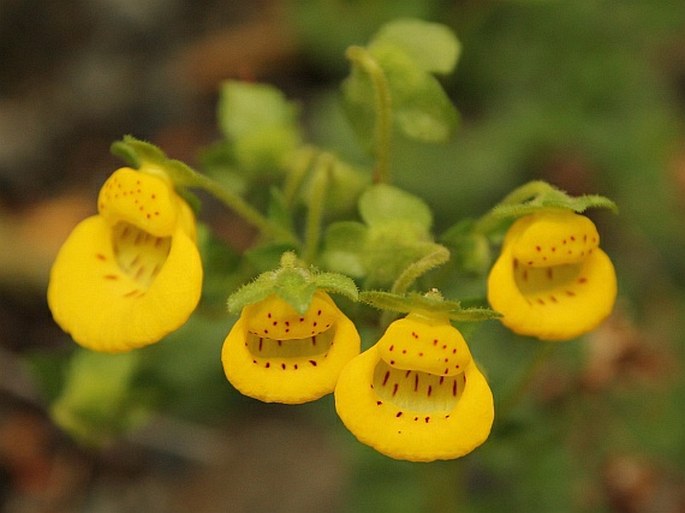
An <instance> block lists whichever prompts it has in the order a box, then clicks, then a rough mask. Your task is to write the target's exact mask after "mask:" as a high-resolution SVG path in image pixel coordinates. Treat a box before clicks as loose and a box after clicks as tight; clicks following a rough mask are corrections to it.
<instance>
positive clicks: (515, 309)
mask: <svg viewBox="0 0 685 513" xmlns="http://www.w3.org/2000/svg"><path fill="white" fill-rule="evenodd" d="M488 300H489V302H490V305H491V306H492V308H493V309H494V310H496V311H497V312H499V313H500V314H501V315H502V317H501V321H502V323H503V324H504V325H505V326H507V327H509V328H510V329H511V330H512V331H514V332H515V333H519V334H521V335H530V336H534V337H538V338H540V339H543V340H568V339H572V338H575V337H577V336H579V335H581V334H583V333H586V332H588V331H591V330H593V329H594V328H595V327H596V326H597V325H598V324H599V323H600V322H601V321H602V320H604V319H605V318H606V317H607V316H608V315H609V314H610V313H611V310H612V309H613V306H614V302H615V300H616V273H615V271H614V267H613V265H612V263H611V260H610V259H609V257H608V256H607V255H606V253H604V251H602V250H601V249H600V248H599V234H598V233H597V228H596V227H595V225H594V224H593V223H592V221H590V219H588V218H587V217H585V216H582V215H579V214H576V213H575V212H573V211H571V210H565V209H552V208H550V209H543V210H540V211H538V212H536V213H533V214H530V215H527V216H524V217H521V218H519V219H518V220H517V221H516V222H514V224H513V225H512V226H511V228H509V231H508V232H507V235H506V237H505V239H504V243H503V246H502V252H501V254H500V256H499V258H498V259H497V261H496V262H495V264H494V266H493V267H492V270H491V271H490V275H489V277H488Z"/></svg>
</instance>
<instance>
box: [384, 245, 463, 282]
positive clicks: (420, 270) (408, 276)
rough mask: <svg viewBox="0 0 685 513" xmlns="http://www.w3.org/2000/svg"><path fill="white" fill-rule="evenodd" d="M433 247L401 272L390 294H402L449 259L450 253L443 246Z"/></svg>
mask: <svg viewBox="0 0 685 513" xmlns="http://www.w3.org/2000/svg"><path fill="white" fill-rule="evenodd" d="M433 246H434V248H433V251H431V252H430V253H428V254H427V255H426V256H424V257H422V258H420V259H419V260H417V261H416V262H412V263H411V264H409V265H408V266H407V267H406V268H405V270H404V271H402V274H400V275H399V276H398V277H397V279H396V280H395V283H393V285H392V288H391V289H390V292H392V293H394V294H404V293H405V292H406V291H407V290H409V287H411V286H412V284H413V283H414V282H415V281H416V280H418V279H419V278H420V277H421V276H423V275H424V274H426V273H427V272H428V271H430V270H431V269H433V268H434V267H437V266H439V265H442V264H444V263H445V262H447V261H448V260H449V259H450V252H449V250H448V249H447V248H446V247H445V246H441V245H439V244H434V245H433Z"/></svg>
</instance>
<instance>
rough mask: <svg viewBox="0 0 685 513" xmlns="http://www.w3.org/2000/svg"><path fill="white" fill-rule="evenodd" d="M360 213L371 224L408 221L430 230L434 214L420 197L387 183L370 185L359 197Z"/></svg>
mask: <svg viewBox="0 0 685 513" xmlns="http://www.w3.org/2000/svg"><path fill="white" fill-rule="evenodd" d="M359 213H360V215H361V217H362V219H363V220H364V221H365V222H366V223H367V224H368V225H369V226H370V227H373V226H376V225H378V226H382V225H387V224H388V223H397V222H398V221H407V222H409V223H411V224H413V225H416V226H417V227H418V228H421V229H424V230H429V229H430V227H431V225H432V224H433V214H432V213H431V210H430V208H429V207H428V205H427V204H426V203H425V202H424V201H423V200H422V199H420V198H418V197H416V196H414V195H412V194H410V193H408V192H406V191H403V190H402V189H398V188H397V187H393V186H392V185H387V184H377V185H374V186H372V187H369V188H368V189H367V190H366V191H365V192H364V193H363V194H362V196H361V198H360V199H359Z"/></svg>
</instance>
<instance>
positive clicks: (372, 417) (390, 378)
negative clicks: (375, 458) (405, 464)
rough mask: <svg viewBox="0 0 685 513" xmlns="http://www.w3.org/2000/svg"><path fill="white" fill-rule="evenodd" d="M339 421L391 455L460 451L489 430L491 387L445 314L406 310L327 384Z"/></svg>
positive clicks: (414, 457) (413, 457) (437, 455)
mask: <svg viewBox="0 0 685 513" xmlns="http://www.w3.org/2000/svg"><path fill="white" fill-rule="evenodd" d="M335 406H336V410H337V412H338V415H339V416H340V418H341V420H342V421H343V423H344V424H345V426H346V427H347V428H348V429H349V430H350V431H351V432H352V433H353V434H354V435H355V436H356V437H357V438H358V439H359V441H360V442H362V443H364V444H367V445H369V446H371V447H373V448H374V449H376V450H377V451H379V452H381V453H383V454H385V455H387V456H390V457H392V458H396V459H404V460H410V461H432V460H437V459H452V458H458V457H460V456H463V455H465V454H467V453H469V452H471V451H472V450H474V449H475V448H476V447H478V446H479V445H480V444H482V443H483V442H484V441H485V440H486V439H487V438H488V435H489V434H490V428H491V427H492V422H493V419H494V406H493V398H492V392H491V391H490V387H489V386H488V384H487V382H486V380H485V378H484V377H483V375H482V374H481V372H480V371H479V370H478V367H476V364H475V363H474V361H473V358H472V357H471V353H470V351H469V349H468V347H467V345H466V342H465V341H464V338H463V337H462V336H461V333H460V332H459V331H458V330H457V329H456V328H455V327H454V326H452V324H450V322H449V320H448V319H447V318H446V317H440V316H434V315H424V314H422V313H419V312H412V313H410V314H409V315H408V316H407V317H405V318H404V319H400V320H397V321H395V322H393V323H392V324H391V325H390V326H389V327H388V329H387V330H386V332H385V334H384V335H383V337H381V339H380V340H379V341H378V343H376V345H374V346H373V347H371V348H370V349H368V350H367V351H365V352H364V353H362V354H361V355H359V356H358V357H356V358H354V359H353V360H352V361H351V362H350V363H349V364H348V365H347V366H346V367H345V368H344V369H343V371H342V373H341V374H340V378H339V380H338V384H337V385H336V388H335Z"/></svg>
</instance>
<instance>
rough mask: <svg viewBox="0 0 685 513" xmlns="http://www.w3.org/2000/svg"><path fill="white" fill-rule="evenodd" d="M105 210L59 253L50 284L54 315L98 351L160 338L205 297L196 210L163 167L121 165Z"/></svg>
mask: <svg viewBox="0 0 685 513" xmlns="http://www.w3.org/2000/svg"><path fill="white" fill-rule="evenodd" d="M144 169H145V168H143V170H144ZM153 173H154V174H153ZM98 211H99V214H98V215H95V216H92V217H89V218H87V219H85V220H84V221H82V222H81V223H80V224H78V225H77V226H76V228H75V229H74V230H73V232H72V233H71V234H70V235H69V237H68V238H67V240H66V241H65V243H64V245H63V246H62V248H61V249H60V251H59V253H58V254H57V257H56V259H55V262H54V264H53V266H52V270H51V273H50V283H49V285H48V304H49V306H50V310H51V311H52V314H53V317H54V318H55V321H56V322H57V324H59V325H60V327H61V328H62V329H64V330H65V331H66V332H68V333H70V334H71V336H72V337H73V339H74V340H75V341H76V342H77V343H79V344H80V345H82V346H84V347H87V348H89V349H93V350H97V351H106V352H121V351H128V350H130V349H133V348H136V347H141V346H144V345H147V344H151V343H153V342H156V341H158V340H160V339H161V338H162V337H163V336H165V335H166V334H168V333H169V332H171V331H174V330H175V329H177V328H179V327H180V326H181V325H182V324H183V323H185V321H186V320H187V319H188V317H189V316H190V314H191V313H192V312H193V310H194V309H195V307H196V305H197V303H198V301H199V299H200V292H201V288H202V263H201V260H200V255H199V252H198V250H197V247H196V245H195V237H196V226H195V218H194V215H193V213H192V211H191V210H190V208H189V206H188V204H187V203H186V202H185V201H184V200H183V199H181V197H180V196H178V195H177V194H176V192H175V191H174V189H173V187H172V185H171V183H170V182H169V180H168V179H167V178H166V176H164V175H163V173H162V172H161V171H158V170H157V169H156V168H151V169H150V172H149V173H148V172H141V171H136V170H134V169H131V168H121V169H119V170H117V171H116V172H115V173H113V174H112V176H111V177H110V178H109V179H108V180H107V181H106V182H105V184H104V185H103V187H102V189H101V190H100V194H99V197H98Z"/></svg>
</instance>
